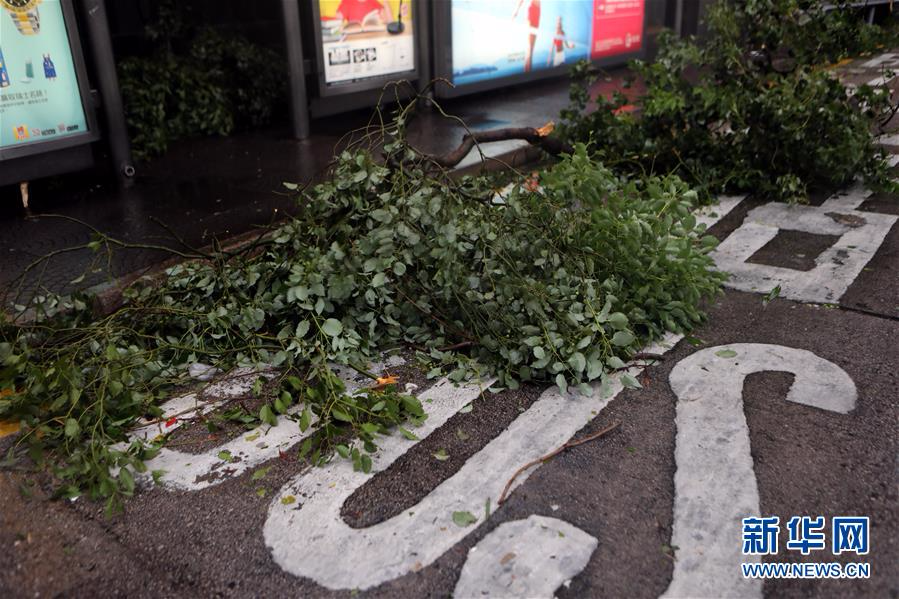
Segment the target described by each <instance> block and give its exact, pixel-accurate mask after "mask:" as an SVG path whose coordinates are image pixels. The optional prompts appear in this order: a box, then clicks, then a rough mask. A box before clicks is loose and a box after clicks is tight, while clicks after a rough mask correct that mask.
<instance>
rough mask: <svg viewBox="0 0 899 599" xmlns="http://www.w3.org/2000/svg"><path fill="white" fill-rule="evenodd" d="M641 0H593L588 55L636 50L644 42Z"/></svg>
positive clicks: (600, 55)
mask: <svg viewBox="0 0 899 599" xmlns="http://www.w3.org/2000/svg"><path fill="white" fill-rule="evenodd" d="M643 4H644V0H593V42H592V45H591V48H590V58H593V59H596V58H604V57H606V56H613V55H615V54H625V53H629V52H635V51H637V50H639V49H640V46H641V45H642V43H643Z"/></svg>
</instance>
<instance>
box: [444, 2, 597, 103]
mask: <svg viewBox="0 0 899 599" xmlns="http://www.w3.org/2000/svg"><path fill="white" fill-rule="evenodd" d="M593 7H594V2H593V0H491V1H490V2H485V1H484V0H453V3H452V27H453V30H452V31H453V33H452V36H453V44H452V47H453V83H455V84H456V85H465V84H468V83H474V82H476V81H483V80H486V79H496V78H499V77H505V76H508V75H517V74H520V73H528V72H531V71H537V70H541V69H547V68H552V67H558V66H560V65H563V64H572V63H575V62H577V61H578V60H581V59H586V58H589V57H590V47H591V34H592V28H593Z"/></svg>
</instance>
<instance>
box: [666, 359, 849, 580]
mask: <svg viewBox="0 0 899 599" xmlns="http://www.w3.org/2000/svg"><path fill="white" fill-rule="evenodd" d="M722 350H732V351H734V352H736V356H733V357H729V358H725V357H721V356H719V355H717V354H718V352H721V351H722ZM765 371H781V372H782V371H785V372H791V373H793V374H794V375H795V377H796V378H795V379H794V381H793V385H792V386H791V387H790V391H789V393H788V394H787V398H786V399H787V401H792V402H795V403H799V404H803V405H808V406H812V407H816V408H821V409H824V410H830V411H833V412H838V413H841V414H845V413H847V412H849V411H851V410H852V409H853V408H854V407H855V402H856V398H857V393H856V388H855V384H854V383H853V382H852V379H851V378H849V375H848V374H846V372H845V371H843V369H841V368H840V367H839V366H837V365H835V364H834V363H832V362H829V361H827V360H824V359H822V358H819V357H818V356H816V355H815V354H813V353H812V352H809V351H806V350H802V349H793V348H789V347H783V346H780V345H767V344H761V343H735V344H733V345H726V346H719V347H711V348H708V349H704V350H701V351H698V352H696V353H694V354H692V355H690V356H687V357H686V358H684V359H683V360H681V361H680V362H678V364H677V365H676V366H675V367H674V369H672V371H671V374H670V375H669V382H670V384H671V389H672V390H673V391H674V393H675V395H677V420H676V422H677V439H676V447H675V463H676V465H677V470H676V471H675V475H674V487H675V498H674V525H673V529H672V534H671V545H672V546H674V547H677V550H676V561H675V565H674V576H673V578H672V580H671V585H670V586H669V587H668V590H667V591H666V592H665V593H664V594H663V597H668V598H674V597H761V596H762V581H761V580H755V579H749V580H747V579H744V578H743V577H742V575H741V571H740V563H741V562H753V561H759V560H758V557H757V556H744V555H742V554H741V549H742V546H741V542H740V538H741V520H742V518H747V517H752V516H756V517H757V516H759V515H760V507H759V493H758V483H757V481H756V477H755V470H754V468H753V462H752V453H751V451H750V441H749V428H748V426H747V424H746V417H745V415H744V413H743V397H742V395H743V381H744V379H745V378H746V376H747V375H749V374H752V373H755V372H765Z"/></svg>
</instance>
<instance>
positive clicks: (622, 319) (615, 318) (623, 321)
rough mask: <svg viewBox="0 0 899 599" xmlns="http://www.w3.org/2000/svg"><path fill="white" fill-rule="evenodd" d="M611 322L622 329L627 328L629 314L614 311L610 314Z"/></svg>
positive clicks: (618, 328) (616, 327)
mask: <svg viewBox="0 0 899 599" xmlns="http://www.w3.org/2000/svg"><path fill="white" fill-rule="evenodd" d="M609 324H611V325H612V326H613V327H614V328H615V329H617V330H619V331H620V330H622V329H626V328H627V316H625V315H624V314H622V313H621V312H613V313H611V314H609Z"/></svg>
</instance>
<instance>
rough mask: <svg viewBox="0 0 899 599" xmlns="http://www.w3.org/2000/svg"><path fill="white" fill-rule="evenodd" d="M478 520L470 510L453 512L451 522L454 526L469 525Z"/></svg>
mask: <svg viewBox="0 0 899 599" xmlns="http://www.w3.org/2000/svg"><path fill="white" fill-rule="evenodd" d="M477 521H478V517H477V516H475V515H474V514H472V513H471V512H453V522H454V523H455V524H456V526H461V527H465V526H471V525H472V524H474V523H475V522H477Z"/></svg>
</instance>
